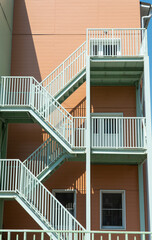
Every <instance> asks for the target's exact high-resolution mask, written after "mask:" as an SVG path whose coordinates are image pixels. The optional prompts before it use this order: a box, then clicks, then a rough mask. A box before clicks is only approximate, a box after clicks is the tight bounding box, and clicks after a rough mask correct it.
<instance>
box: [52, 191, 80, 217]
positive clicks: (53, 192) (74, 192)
mask: <svg viewBox="0 0 152 240" xmlns="http://www.w3.org/2000/svg"><path fill="white" fill-rule="evenodd" d="M56 193H73V194H74V203H73V206H74V215H73V217H74V218H76V189H52V194H53V195H54V196H55V194H56ZM55 197H56V196H55ZM66 209H67V208H66ZM67 211H68V209H67ZM68 212H69V211H68Z"/></svg>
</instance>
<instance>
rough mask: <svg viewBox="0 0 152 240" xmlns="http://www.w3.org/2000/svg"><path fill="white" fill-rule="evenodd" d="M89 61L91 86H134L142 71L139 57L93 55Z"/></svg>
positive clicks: (141, 59)
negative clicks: (96, 56)
mask: <svg viewBox="0 0 152 240" xmlns="http://www.w3.org/2000/svg"><path fill="white" fill-rule="evenodd" d="M90 61H91V62H90V79H91V86H109V85H110V86H113V85H119V86H134V85H135V84H136V82H138V81H139V80H140V78H141V75H142V73H143V67H144V66H143V65H144V62H143V58H141V57H139V58H118V57H117V58H116V57H113V58H112V57H102V58H101V57H100V58H99V57H98V58H95V57H94V58H91V60H90Z"/></svg>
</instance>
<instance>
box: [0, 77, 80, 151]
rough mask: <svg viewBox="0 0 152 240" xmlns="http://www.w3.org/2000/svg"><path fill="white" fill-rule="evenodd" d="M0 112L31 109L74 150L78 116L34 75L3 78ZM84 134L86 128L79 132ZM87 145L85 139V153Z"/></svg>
mask: <svg viewBox="0 0 152 240" xmlns="http://www.w3.org/2000/svg"><path fill="white" fill-rule="evenodd" d="M0 111H1V112H7V111H8V112H13V113H14V112H29V113H30V115H31V116H32V117H33V118H34V119H36V121H37V122H38V123H39V124H40V125H41V126H42V127H43V128H44V129H45V130H46V131H47V132H48V133H49V134H50V135H51V136H52V137H53V138H55V139H56V140H57V141H58V142H60V144H61V145H62V146H63V147H64V148H65V149H66V150H67V151H68V152H70V153H75V151H74V150H73V149H74V148H77V146H76V145H74V142H75V131H77V129H74V121H75V119H74V118H73V117H72V115H71V114H70V113H69V112H67V111H66V109H64V108H63V107H62V105H61V104H60V103H59V102H58V101H57V100H56V99H55V98H54V97H52V96H51V95H50V93H49V92H48V91H47V90H46V89H45V88H44V87H43V86H41V84H40V83H39V82H37V80H36V79H34V78H33V77H2V79H1V86H0ZM80 119H81V118H80ZM82 134H83V135H84V134H85V131H83V132H82V131H80V135H82ZM79 137H81V136H79ZM82 138H83V139H84V136H82ZM81 142H82V141H81ZM84 147H85V142H84V141H83V142H82V144H81V146H79V148H80V149H83V152H84ZM72 148H73V149H72Z"/></svg>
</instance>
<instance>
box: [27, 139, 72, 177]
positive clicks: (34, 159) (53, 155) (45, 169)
mask: <svg viewBox="0 0 152 240" xmlns="http://www.w3.org/2000/svg"><path fill="white" fill-rule="evenodd" d="M69 156H70V155H69V154H68V153H67V152H66V151H65V150H64V149H63V147H62V146H61V145H60V144H59V143H58V142H56V140H55V139H53V138H52V137H49V138H48V139H47V140H46V141H45V142H44V143H43V144H42V145H41V146H40V147H38V148H37V149H36V150H35V151H34V152H33V153H32V154H31V155H30V156H29V157H28V158H27V159H26V160H25V161H24V162H23V164H24V165H25V166H26V167H27V168H28V169H29V170H30V172H32V174H33V175H34V176H36V177H37V178H38V180H40V181H44V180H45V179H46V178H48V177H49V176H50V174H51V173H52V172H53V171H54V170H55V169H56V168H57V167H59V166H60V165H61V164H62V163H63V162H64V160H65V159H66V158H68V157H69Z"/></svg>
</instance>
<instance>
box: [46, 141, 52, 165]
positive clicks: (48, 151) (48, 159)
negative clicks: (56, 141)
mask: <svg viewBox="0 0 152 240" xmlns="http://www.w3.org/2000/svg"><path fill="white" fill-rule="evenodd" d="M51 142H52V139H51ZM49 161H50V141H49V142H48V146H47V166H48V165H49Z"/></svg>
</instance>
